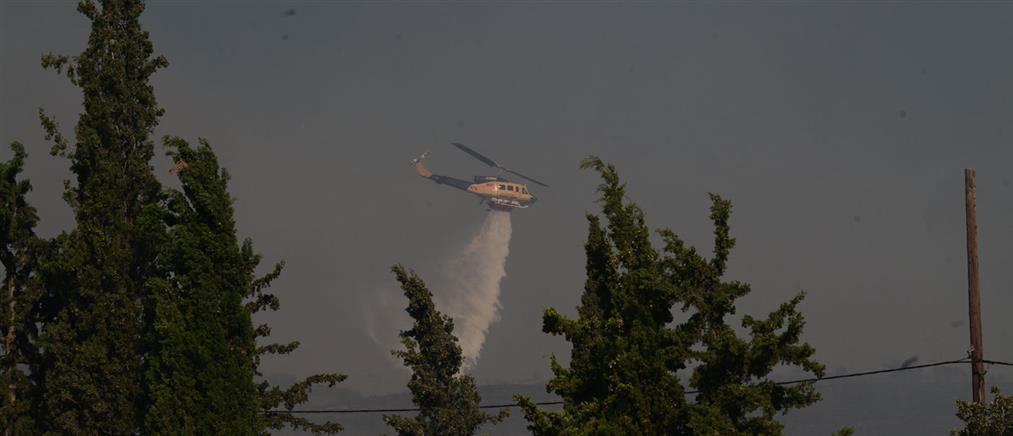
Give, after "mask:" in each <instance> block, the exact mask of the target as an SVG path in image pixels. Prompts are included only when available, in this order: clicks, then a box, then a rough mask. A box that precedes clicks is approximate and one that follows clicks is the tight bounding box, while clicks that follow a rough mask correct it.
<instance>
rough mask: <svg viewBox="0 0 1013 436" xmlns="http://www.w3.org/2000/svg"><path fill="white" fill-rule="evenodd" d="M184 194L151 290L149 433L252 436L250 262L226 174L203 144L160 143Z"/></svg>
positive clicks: (172, 207)
mask: <svg viewBox="0 0 1013 436" xmlns="http://www.w3.org/2000/svg"><path fill="white" fill-rule="evenodd" d="M165 146H166V149H167V150H169V155H170V156H171V157H172V158H173V160H174V161H175V162H176V163H177V166H176V167H175V168H177V169H178V170H177V171H176V173H177V174H178V176H179V179H180V181H181V183H182V191H179V190H170V191H169V192H168V193H167V196H168V203H167V207H168V212H169V213H168V214H166V225H167V228H168V237H167V241H166V243H165V244H164V246H163V249H162V252H161V255H160V256H159V259H158V262H159V266H160V267H161V268H162V271H163V273H162V274H161V275H160V276H159V277H156V278H153V279H152V280H151V283H150V287H151V289H152V298H153V300H154V303H153V306H154V322H153V326H152V331H151V335H152V336H151V337H150V338H149V341H150V343H151V352H150V357H149V363H148V368H147V373H146V377H147V378H146V382H147V388H148V391H149V394H148V395H149V400H148V401H149V402H150V405H149V406H148V408H147V410H146V415H145V433H149V434H223V433H233V434H256V433H259V432H260V431H262V429H261V428H260V427H259V425H258V424H259V419H258V412H259V408H258V401H257V388H256V385H255V384H254V381H253V375H254V367H253V365H254V358H253V356H254V350H255V343H254V336H253V324H252V321H251V320H250V313H249V312H248V311H247V310H246V307H245V306H244V304H243V300H244V299H245V298H246V295H247V293H248V289H249V287H250V284H251V283H252V281H253V279H254V277H253V268H254V267H256V264H257V262H256V260H257V259H256V255H255V254H254V253H253V251H252V248H251V247H250V244H249V241H247V242H246V243H244V244H242V245H240V243H239V242H238V240H237V238H236V226H235V220H234V219H233V209H232V198H231V197H229V193H228V190H227V184H228V174H227V173H226V172H225V171H224V170H222V169H221V168H220V167H219V166H218V160H217V158H216V157H215V155H214V152H213V151H212V150H211V147H210V146H209V145H208V144H207V142H205V141H203V140H201V144H200V146H199V147H196V148H193V147H191V146H190V145H189V144H188V143H187V142H186V141H184V140H182V139H180V138H171V137H169V138H166V139H165Z"/></svg>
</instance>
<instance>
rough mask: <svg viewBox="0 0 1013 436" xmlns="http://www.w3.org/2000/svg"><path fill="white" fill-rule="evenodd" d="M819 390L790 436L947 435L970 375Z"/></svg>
mask: <svg viewBox="0 0 1013 436" xmlns="http://www.w3.org/2000/svg"><path fill="white" fill-rule="evenodd" d="M990 370H991V371H992V372H991V373H990V374H989V376H988V377H989V378H988V382H989V383H990V386H991V384H995V383H997V384H998V385H999V386H1000V388H1002V389H1003V390H1004V391H1006V392H1013V379H1011V378H1010V377H1009V375H1011V374H1009V371H1000V370H999V369H998V368H990ZM817 386H818V388H819V391H820V392H821V393H822V394H823V401H821V402H819V403H817V404H816V405H814V406H812V407H809V408H807V409H804V410H798V411H793V412H791V413H789V414H788V415H786V416H783V417H782V418H781V422H783V423H784V424H785V427H786V430H787V432H786V433H787V434H788V435H789V436H808V435H830V434H831V433H833V432H834V431H836V430H839V429H840V428H841V427H843V426H845V425H850V426H852V427H854V428H855V430H856V434H857V435H860V436H865V435H872V436H876V435H884V436H886V435H890V436H907V435H911V436H916V435H917V436H920V435H945V434H949V431H950V430H952V429H954V428H957V427H958V426H959V425H960V421H959V420H958V419H957V418H956V416H955V415H954V413H955V412H956V405H955V403H954V401H955V400H957V399H968V398H969V396H970V386H969V374H968V372H967V370H966V369H963V368H960V369H958V368H956V367H946V368H934V369H928V370H918V371H910V372H902V373H892V374H883V375H875V376H869V377H863V378H856V379H846V380H830V381H826V382H823V383H820V384H818V385H817ZM480 390H481V392H482V400H483V401H482V402H483V403H484V404H500V403H509V402H511V400H510V397H511V396H513V395H514V394H522V395H528V396H530V397H532V398H534V399H535V400H537V401H552V400H556V399H558V398H556V397H554V396H550V395H549V394H546V393H545V388H544V386H542V385H540V384H529V385H487V386H482V387H481V389H480ZM308 407H310V408H314V409H352V408H355V409H372V408H377V409H380V408H404V407H412V403H411V397H410V396H409V395H408V394H407V393H404V394H396V395H383V396H370V397H363V396H361V395H359V394H358V393H356V392H353V391H349V390H343V389H334V390H332V392H329V393H326V394H323V393H322V394H321V395H319V396H317V397H316V398H314V401H313V404H312V405H311V406H308ZM512 410H515V411H516V409H512ZM333 416H335V417H336V418H337V420H338V421H339V422H340V423H341V424H342V425H344V426H345V432H343V433H342V435H348V436H360V435H370V436H375V435H380V434H391V432H390V428H389V427H387V426H386V425H385V424H384V423H383V419H382V414H380V413H369V414H367V413H357V414H341V415H333ZM525 425H526V423H525V421H524V419H523V418H522V417H520V416H519V415H518V414H517V413H516V412H515V413H514V414H513V415H512V416H511V417H510V418H508V419H507V420H506V421H504V422H503V423H501V424H500V425H497V426H489V427H487V428H485V429H484V431H485V432H487V433H488V434H489V435H490V436H508V435H523V434H527V431H526V429H525ZM279 434H284V435H294V434H297V433H292V432H284V433H279Z"/></svg>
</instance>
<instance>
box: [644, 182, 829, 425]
mask: <svg viewBox="0 0 1013 436" xmlns="http://www.w3.org/2000/svg"><path fill="white" fill-rule="evenodd" d="M710 197H711V203H712V205H711V214H710V218H711V221H713V223H714V256H713V258H711V259H710V260H707V259H704V257H703V256H701V255H700V254H699V253H698V252H697V251H696V249H694V248H693V247H688V246H686V244H685V243H684V242H683V241H682V240H681V239H680V238H679V237H678V236H676V234H675V233H674V232H672V231H671V230H668V229H664V230H661V231H660V233H661V235H662V237H663V238H664V240H665V252H666V256H665V259H664V260H663V265H664V268H665V273H666V276H667V277H668V280H669V281H670V282H672V283H673V284H674V286H675V288H676V289H678V293H679V295H678V299H679V301H681V302H682V304H683V310H684V311H686V310H691V311H692V312H693V314H692V315H691V316H690V317H689V320H687V321H686V322H685V323H683V324H682V325H680V326H679V328H680V329H683V330H684V331H686V332H688V333H689V334H690V335H691V336H692V337H693V338H695V346H694V347H693V349H692V350H691V354H690V355H691V359H692V361H693V362H694V363H695V364H696V366H695V367H694V368H693V372H692V376H691V377H690V386H691V387H692V388H694V389H695V390H697V391H698V393H697V394H696V398H695V399H696V401H695V402H693V403H691V404H690V407H689V410H690V413H689V428H690V430H691V431H692V433H693V434H721V435H778V434H781V433H782V432H783V429H784V426H783V425H782V424H781V423H780V422H778V421H777V419H775V416H776V415H778V414H783V413H786V412H787V411H789V410H791V409H796V408H802V407H805V406H808V405H810V404H813V403H815V402H816V401H819V399H820V396H819V393H817V392H816V390H815V388H814V387H813V384H812V383H799V384H795V385H789V386H783V385H777V384H776V383H775V382H774V381H773V380H770V379H769V375H770V373H771V372H772V371H773V369H774V368H775V367H778V366H796V367H799V368H801V369H803V370H805V371H807V372H810V373H812V374H814V375H816V376H817V377H822V376H823V370H824V366H823V365H822V364H820V363H818V362H816V361H815V360H813V359H812V355H813V353H815V351H816V350H815V349H814V348H813V347H812V346H810V345H809V344H808V343H804V342H800V341H801V336H802V328H803V327H804V326H805V319H804V317H803V316H802V314H801V313H799V312H798V310H797V307H798V304H799V303H800V302H801V301H802V299H803V298H804V296H805V294H804V293H799V294H798V295H796V296H795V297H794V298H792V299H791V300H790V301H788V302H786V303H783V304H781V305H780V307H779V308H778V309H777V310H775V311H773V312H771V313H770V314H769V315H768V316H767V317H766V318H765V319H762V320H760V319H755V318H753V317H751V316H749V315H745V316H743V317H742V322H741V326H742V328H743V329H744V330H745V331H747V332H748V335H749V336H748V339H744V338H740V337H739V335H738V334H737V333H736V332H735V330H734V329H733V328H732V327H731V326H730V325H728V319H727V317H729V316H731V315H734V314H735V301H736V300H737V299H739V298H741V297H743V296H745V295H747V294H749V292H750V287H749V285H748V284H746V283H742V282H738V281H724V280H722V276H723V275H724V273H725V270H726V268H727V263H728V257H729V254H730V253H731V249H732V247H734V246H735V239H734V238H732V237H731V236H730V234H731V231H730V227H729V225H728V219H729V217H730V216H731V208H732V205H731V202H729V201H727V200H725V199H723V198H721V197H720V196H718V195H716V194H711V196H710Z"/></svg>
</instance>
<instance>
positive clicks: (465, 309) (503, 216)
mask: <svg viewBox="0 0 1013 436" xmlns="http://www.w3.org/2000/svg"><path fill="white" fill-rule="evenodd" d="M510 230H511V229H510V213H509V212H497V211H491V212H489V214H488V215H486V218H485V222H484V223H482V229H481V230H479V232H478V235H475V237H474V238H473V239H472V240H471V242H470V243H469V244H468V245H467V246H466V247H465V248H464V250H463V251H462V252H461V254H460V256H458V257H457V258H454V259H452V260H451V261H450V262H449V263H448V268H447V272H446V275H447V278H448V280H447V287H446V289H444V290H443V292H438V294H439V295H438V297H437V299H438V300H439V301H438V303H437V307H438V308H439V309H440V311H442V312H444V313H446V314H447V315H450V316H451V317H452V318H453V319H454V335H455V336H457V339H458V341H459V343H460V345H461V351H462V354H463V355H464V367H463V368H462V371H463V370H467V369H469V368H470V367H471V366H472V365H474V364H475V362H477V361H478V357H479V354H480V353H481V352H482V344H484V343H485V336H486V333H488V332H489V326H490V325H491V324H492V323H493V322H495V321H497V320H498V319H499V309H500V305H499V291H500V288H499V287H500V282H501V281H502V280H503V277H506V259H507V256H508V255H509V254H510Z"/></svg>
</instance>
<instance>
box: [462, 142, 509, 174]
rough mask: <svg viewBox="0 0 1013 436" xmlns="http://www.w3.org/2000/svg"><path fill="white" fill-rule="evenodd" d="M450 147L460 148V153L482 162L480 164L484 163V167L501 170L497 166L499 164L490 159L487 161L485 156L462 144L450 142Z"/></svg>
mask: <svg viewBox="0 0 1013 436" xmlns="http://www.w3.org/2000/svg"><path fill="white" fill-rule="evenodd" d="M450 145H453V146H454V147H457V148H460V149H461V151H463V152H465V153H468V154H470V155H471V157H473V158H475V159H478V160H480V161H482V163H484V164H486V165H489V166H491V167H496V168H502V167H500V166H499V164H497V163H496V161H494V160H492V159H489V158H487V157H485V156H482V154H481V153H479V152H477V151H475V150H472V149H470V148H468V147H467V146H465V145H463V144H458V143H456V142H451V143H450Z"/></svg>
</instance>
